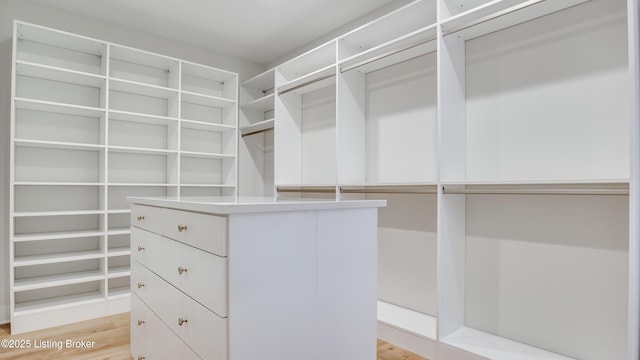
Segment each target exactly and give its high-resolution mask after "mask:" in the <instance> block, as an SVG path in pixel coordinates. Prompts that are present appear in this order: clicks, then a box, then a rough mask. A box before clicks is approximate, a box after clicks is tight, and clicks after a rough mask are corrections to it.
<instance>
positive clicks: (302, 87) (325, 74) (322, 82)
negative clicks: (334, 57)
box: [278, 65, 336, 95]
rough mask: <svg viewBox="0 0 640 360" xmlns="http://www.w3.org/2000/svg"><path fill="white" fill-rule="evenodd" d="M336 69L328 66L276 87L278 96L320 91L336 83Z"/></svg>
mask: <svg viewBox="0 0 640 360" xmlns="http://www.w3.org/2000/svg"><path fill="white" fill-rule="evenodd" d="M335 75H336V67H335V65H329V66H327V67H324V68H322V69H319V70H317V71H314V72H312V73H309V74H306V75H304V76H301V77H299V78H296V79H293V80H291V81H289V82H287V83H285V84H283V85H280V86H279V87H278V94H280V95H282V94H285V93H288V92H290V91H297V92H298V93H300V94H306V93H308V92H311V91H314V90H317V89H322V88H324V87H327V86H329V85H331V84H335V81H336V77H335Z"/></svg>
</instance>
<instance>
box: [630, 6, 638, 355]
mask: <svg viewBox="0 0 640 360" xmlns="http://www.w3.org/2000/svg"><path fill="white" fill-rule="evenodd" d="M627 27H628V51H629V75H630V76H629V80H630V93H631V96H630V98H631V116H630V122H631V123H630V133H631V136H630V138H631V140H630V141H631V143H630V145H631V146H630V147H629V148H630V149H629V150H630V172H629V200H630V204H629V227H630V228H629V303H628V308H629V310H628V312H629V314H628V318H629V324H628V330H627V348H628V349H627V358H628V359H638V358H640V343H639V341H638V339H640V282H639V281H638V277H639V276H640V275H638V274H640V220H639V219H640V155H639V154H640V6H639V5H638V2H637V1H635V0H628V1H627Z"/></svg>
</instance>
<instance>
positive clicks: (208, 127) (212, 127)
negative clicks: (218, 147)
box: [180, 120, 236, 132]
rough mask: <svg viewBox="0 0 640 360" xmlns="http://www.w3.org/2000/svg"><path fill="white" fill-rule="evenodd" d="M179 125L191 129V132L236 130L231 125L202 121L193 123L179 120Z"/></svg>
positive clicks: (192, 121) (193, 121)
mask: <svg viewBox="0 0 640 360" xmlns="http://www.w3.org/2000/svg"><path fill="white" fill-rule="evenodd" d="M180 124H181V125H182V127H183V128H186V129H193V130H203V131H214V132H229V131H235V130H236V127H235V126H233V125H225V124H216V123H207V122H204V121H195V120H181V121H180Z"/></svg>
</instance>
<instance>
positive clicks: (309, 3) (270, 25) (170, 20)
mask: <svg viewBox="0 0 640 360" xmlns="http://www.w3.org/2000/svg"><path fill="white" fill-rule="evenodd" d="M35 1H36V2H38V3H41V4H45V5H48V6H52V7H55V8H60V9H63V10H66V11H69V12H75V13H79V14H81V15H85V16H90V17H94V18H98V19H101V20H105V21H109V22H112V23H116V24H119V25H122V26H127V27H130V28H134V29H138V30H142V31H146V32H149V33H153V34H156V35H160V36H164V37H167V38H171V39H174V40H178V41H182V42H185V43H189V44H194V45H197V46H200V47H205V48H209V49H214V50H216V51H219V52H222V53H226V54H229V55H233V56H236V57H240V58H243V59H246V60H249V61H253V62H256V63H259V64H266V63H269V62H271V61H273V60H275V59H277V58H278V57H281V56H283V55H285V54H287V53H289V52H291V51H293V50H295V49H296V48H299V47H300V46H302V45H304V44H306V43H308V42H310V41H312V40H315V39H317V38H319V37H321V36H322V35H325V34H326V33H328V32H330V31H332V30H334V29H336V28H338V27H340V26H342V25H345V24H347V23H348V22H350V21H352V20H354V19H357V18H359V17H360V16H362V15H364V14H366V13H368V12H370V11H372V10H375V9H377V8H378V7H380V6H383V5H386V4H388V3H391V2H393V0H35Z"/></svg>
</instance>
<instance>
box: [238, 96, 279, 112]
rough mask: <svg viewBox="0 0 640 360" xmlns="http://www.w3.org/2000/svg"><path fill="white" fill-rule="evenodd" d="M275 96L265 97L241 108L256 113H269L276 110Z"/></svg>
mask: <svg viewBox="0 0 640 360" xmlns="http://www.w3.org/2000/svg"><path fill="white" fill-rule="evenodd" d="M274 98H275V96H274V94H269V95H266V96H263V97H261V98H259V99H256V100H253V101H251V102H250V103H247V104H244V105H242V106H241V107H242V108H243V109H247V110H255V111H261V112H264V111H269V110H273V108H274Z"/></svg>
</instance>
